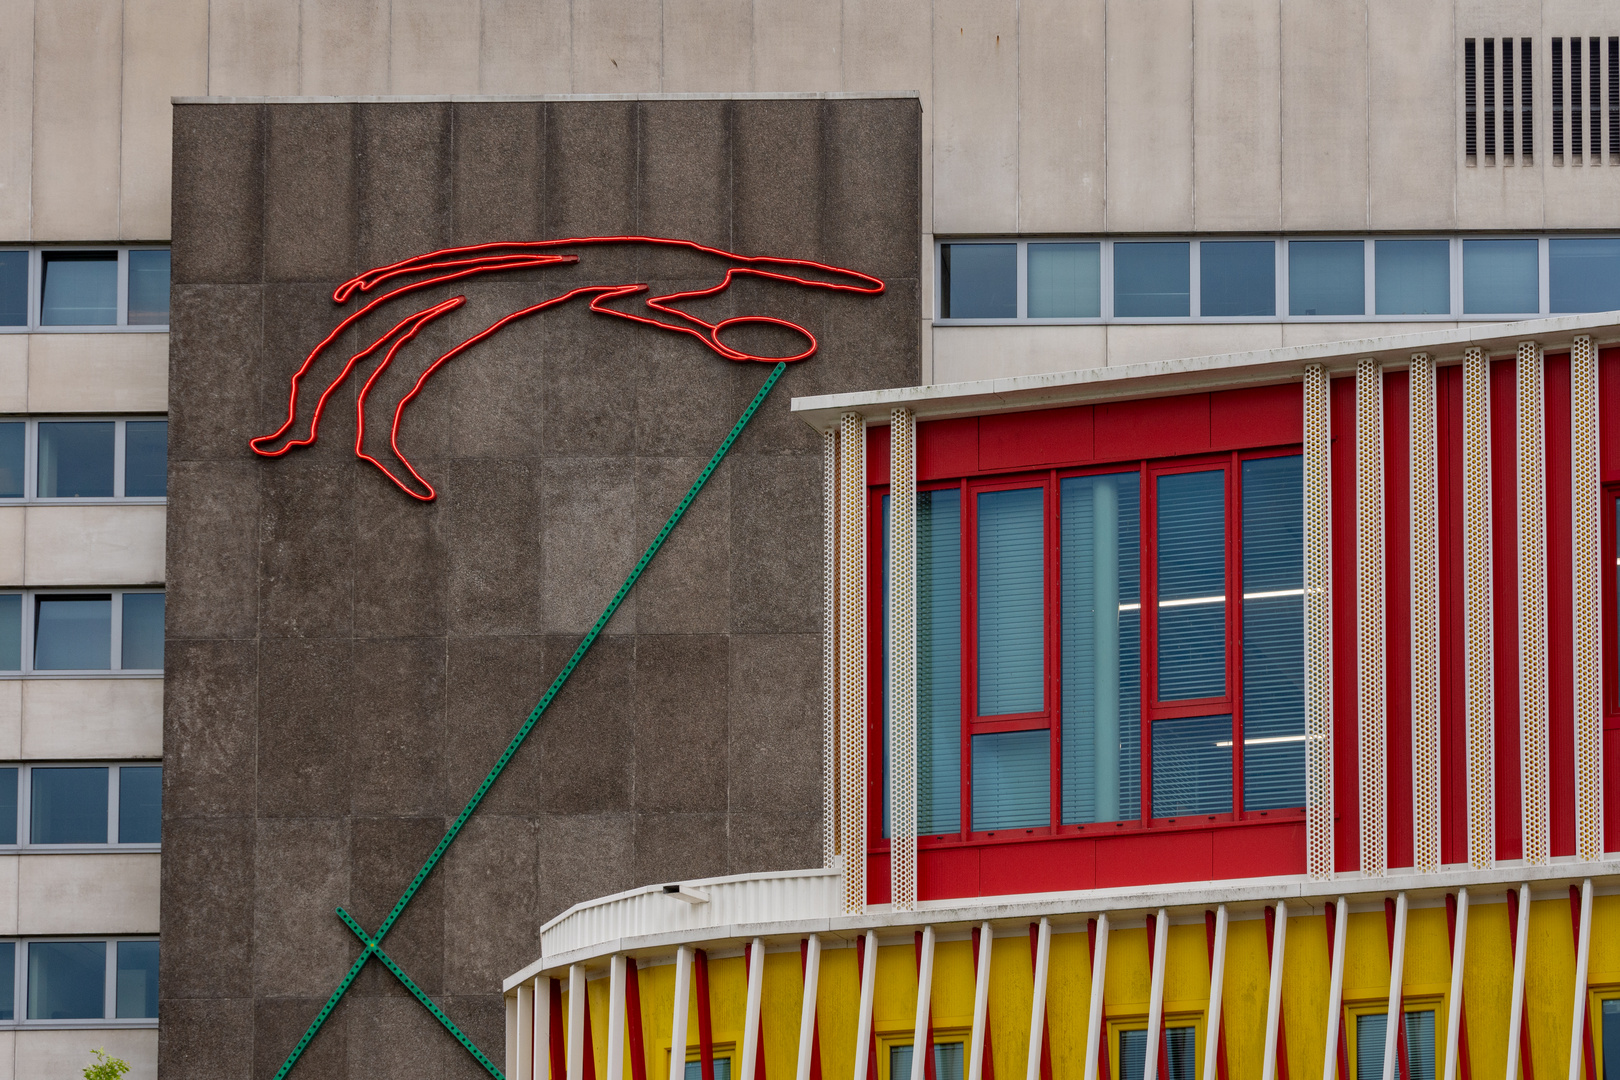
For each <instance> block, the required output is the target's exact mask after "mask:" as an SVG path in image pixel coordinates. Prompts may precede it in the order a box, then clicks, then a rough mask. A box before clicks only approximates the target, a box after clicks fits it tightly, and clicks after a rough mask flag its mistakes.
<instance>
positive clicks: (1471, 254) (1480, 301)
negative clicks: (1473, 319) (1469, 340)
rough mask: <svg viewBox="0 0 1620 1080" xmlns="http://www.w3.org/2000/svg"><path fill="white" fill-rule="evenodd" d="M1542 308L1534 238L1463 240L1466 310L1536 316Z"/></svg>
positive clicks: (1467, 312)
mask: <svg viewBox="0 0 1620 1080" xmlns="http://www.w3.org/2000/svg"><path fill="white" fill-rule="evenodd" d="M1540 310H1541V269H1540V262H1539V256H1538V255H1537V253H1536V242H1535V241H1534V240H1464V241H1463V313H1464V314H1465V315H1533V314H1535V313H1536V312H1538V311H1540Z"/></svg>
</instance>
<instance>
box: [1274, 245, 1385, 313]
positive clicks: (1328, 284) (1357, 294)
mask: <svg viewBox="0 0 1620 1080" xmlns="http://www.w3.org/2000/svg"><path fill="white" fill-rule="evenodd" d="M1366 254H1367V245H1366V244H1364V243H1362V242H1361V241H1360V240H1290V241H1289V242H1288V314H1290V315H1363V314H1365V313H1366V311H1367V279H1366V272H1365V269H1364V263H1365V260H1366Z"/></svg>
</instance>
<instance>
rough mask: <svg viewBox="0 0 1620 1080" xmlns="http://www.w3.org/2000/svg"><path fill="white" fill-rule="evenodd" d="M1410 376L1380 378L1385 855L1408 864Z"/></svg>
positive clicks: (1396, 374)
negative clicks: (1385, 770) (1382, 494)
mask: <svg viewBox="0 0 1620 1080" xmlns="http://www.w3.org/2000/svg"><path fill="white" fill-rule="evenodd" d="M1410 385H1411V380H1410V377H1409V376H1408V375H1407V373H1406V372H1404V371H1397V372H1391V373H1390V374H1389V375H1386V376H1385V377H1384V656H1385V668H1384V686H1385V694H1384V697H1385V701H1386V702H1387V705H1386V707H1385V717H1386V721H1387V723H1386V727H1385V733H1384V745H1385V753H1386V760H1387V762H1388V772H1387V777H1388V779H1387V781H1386V784H1387V787H1386V791H1387V796H1386V798H1387V800H1388V801H1387V807H1388V818H1387V826H1386V828H1387V835H1388V840H1387V841H1386V851H1387V857H1388V860H1389V865H1390V866H1411V865H1412V545H1411V535H1412V530H1411V524H1412V517H1411V506H1412V492H1411V450H1410V448H1411V443H1412V437H1411V436H1412V432H1411V427H1410V416H1409V407H1410V393H1409V391H1410Z"/></svg>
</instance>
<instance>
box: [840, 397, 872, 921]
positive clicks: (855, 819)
mask: <svg viewBox="0 0 1620 1080" xmlns="http://www.w3.org/2000/svg"><path fill="white" fill-rule="evenodd" d="M865 717H866V422H865V421H864V420H862V419H861V417H860V415H859V414H858V413H846V414H845V415H844V416H843V417H842V418H841V419H840V420H839V424H838V719H839V729H840V730H839V737H838V741H839V749H838V790H839V793H840V797H839V803H840V804H841V805H840V807H839V814H838V817H839V821H838V832H839V837H838V848H839V851H841V852H842V853H843V857H844V911H845V912H847V913H849V914H858V913H859V912H860V911H861V910H862V909H863V908H864V906H865V904H866V843H865V831H866V745H865V726H866V725H865V723H864V720H865Z"/></svg>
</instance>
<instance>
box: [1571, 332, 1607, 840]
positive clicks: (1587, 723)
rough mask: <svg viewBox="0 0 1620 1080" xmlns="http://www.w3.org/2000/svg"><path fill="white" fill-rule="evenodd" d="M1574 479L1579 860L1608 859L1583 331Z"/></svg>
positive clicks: (1590, 385)
mask: <svg viewBox="0 0 1620 1080" xmlns="http://www.w3.org/2000/svg"><path fill="white" fill-rule="evenodd" d="M1569 375H1570V387H1569V397H1570V410H1569V411H1570V427H1571V431H1570V458H1571V461H1570V466H1571V468H1570V478H1571V485H1572V488H1573V490H1572V492H1571V494H1572V496H1573V498H1572V499H1571V503H1572V506H1571V509H1572V510H1573V512H1574V522H1573V525H1574V527H1573V529H1572V530H1571V532H1572V534H1573V537H1574V553H1573V554H1574V575H1573V576H1574V585H1575V590H1574V591H1575V596H1574V601H1575V603H1574V607H1575V671H1574V677H1575V857H1576V858H1577V859H1580V860H1582V861H1583V862H1594V861H1596V860H1598V859H1601V858H1602V857H1603V593H1604V590H1605V589H1606V588H1607V587H1608V586H1607V585H1606V584H1605V582H1606V581H1607V580H1608V575H1607V573H1606V572H1605V570H1604V567H1603V560H1602V557H1601V555H1600V554H1599V553H1600V551H1601V549H1602V540H1603V527H1602V520H1601V519H1602V513H1601V511H1600V510H1599V509H1598V506H1599V498H1598V481H1599V475H1598V439H1599V432H1598V376H1597V349H1595V348H1593V346H1592V339H1591V338H1589V337H1586V336H1584V335H1583V336H1581V337H1578V338H1576V339H1575V343H1574V344H1573V345H1572V346H1571V347H1570V350H1569Z"/></svg>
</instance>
